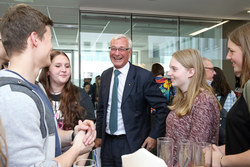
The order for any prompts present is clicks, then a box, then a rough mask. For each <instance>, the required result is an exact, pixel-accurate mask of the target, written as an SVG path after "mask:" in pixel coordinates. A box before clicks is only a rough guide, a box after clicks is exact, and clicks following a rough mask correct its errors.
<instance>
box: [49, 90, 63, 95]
mask: <svg viewBox="0 0 250 167" xmlns="http://www.w3.org/2000/svg"><path fill="white" fill-rule="evenodd" d="M50 93H51V94H53V95H59V94H61V93H62V91H58V92H54V91H53V90H50Z"/></svg>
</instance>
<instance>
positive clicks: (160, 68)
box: [151, 63, 164, 77]
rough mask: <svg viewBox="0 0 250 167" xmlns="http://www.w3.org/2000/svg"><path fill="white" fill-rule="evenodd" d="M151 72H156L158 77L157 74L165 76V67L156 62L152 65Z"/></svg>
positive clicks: (155, 74)
mask: <svg viewBox="0 0 250 167" xmlns="http://www.w3.org/2000/svg"><path fill="white" fill-rule="evenodd" d="M151 72H152V73H153V74H154V76H155V77H156V76H157V75H162V76H164V68H163V66H162V65H161V64H159V63H154V64H153V65H152V69H151Z"/></svg>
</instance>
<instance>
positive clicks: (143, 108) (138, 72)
mask: <svg viewBox="0 0 250 167" xmlns="http://www.w3.org/2000/svg"><path fill="white" fill-rule="evenodd" d="M131 48H132V41H131V39H129V38H128V37H127V36H125V35H122V34H119V35H116V36H114V37H113V38H112V40H111V42H110V60H111V62H112V63H113V65H114V67H112V68H109V69H107V70H106V71H104V72H103V73H102V76H101V87H100V93H99V106H98V110H97V122H96V128H97V139H96V141H95V143H96V147H98V146H102V149H101V159H102V167H121V166H122V162H121V155H124V154H128V153H132V152H134V151H136V150H138V149H139V148H141V147H145V148H146V149H147V150H151V149H153V148H154V147H155V145H156V138H157V137H159V136H163V135H164V131H165V127H166V125H165V121H166V116H167V115H168V113H169V109H168V108H167V100H166V98H165V97H164V96H163V94H162V93H161V91H160V89H159V85H157V83H156V82H155V80H154V76H153V74H152V73H151V72H149V71H147V70H145V69H143V68H141V67H138V66H135V65H132V64H131V63H130V62H128V60H129V58H130V55H131V52H132V50H131ZM118 70H119V71H118ZM150 107H153V108H155V109H156V114H155V121H154V125H153V127H152V129H151V122H150V117H151V113H150Z"/></svg>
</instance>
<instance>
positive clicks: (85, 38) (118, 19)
mask: <svg viewBox="0 0 250 167" xmlns="http://www.w3.org/2000/svg"><path fill="white" fill-rule="evenodd" d="M80 27H81V28H80V30H81V31H80V50H81V53H80V56H81V57H80V61H81V64H80V65H81V67H80V75H81V78H82V79H81V81H80V85H82V84H83V78H84V77H85V76H84V75H85V74H88V73H92V83H93V82H95V81H94V78H95V76H97V75H100V74H101V73H102V72H103V71H104V70H106V69H107V68H109V67H112V63H111V61H110V59H109V50H108V47H109V42H110V40H111V38H112V37H113V36H114V35H115V34H126V35H128V36H129V37H131V35H130V34H131V30H130V28H131V17H130V15H109V14H108V15H107V14H92V13H81V20H80Z"/></svg>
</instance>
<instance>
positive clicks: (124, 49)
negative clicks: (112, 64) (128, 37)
mask: <svg viewBox="0 0 250 167" xmlns="http://www.w3.org/2000/svg"><path fill="white" fill-rule="evenodd" d="M109 49H110V51H112V52H116V51H117V50H118V51H119V52H125V51H127V50H129V49H130V48H116V47H109Z"/></svg>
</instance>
